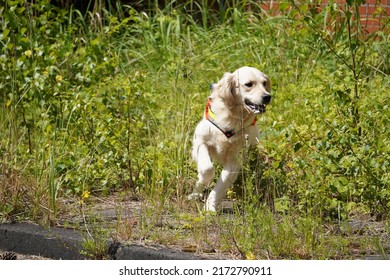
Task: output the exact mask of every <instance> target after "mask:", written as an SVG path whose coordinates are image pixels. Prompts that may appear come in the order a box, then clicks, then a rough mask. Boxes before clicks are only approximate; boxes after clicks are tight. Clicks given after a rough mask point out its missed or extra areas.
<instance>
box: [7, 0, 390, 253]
mask: <svg viewBox="0 0 390 280" xmlns="http://www.w3.org/2000/svg"><path fill="white" fill-rule="evenodd" d="M38 2H39V3H36V4H30V3H26V2H25V1H7V2H6V6H5V8H3V9H1V8H0V18H1V25H2V30H3V33H2V37H1V43H2V45H1V48H2V53H3V54H2V55H1V57H0V65H1V67H2V69H3V72H2V74H1V76H0V79H1V80H0V88H1V94H0V98H1V108H0V127H1V131H2V134H1V137H0V144H1V149H0V153H1V175H0V181H1V185H0V217H1V219H2V220H3V221H9V220H14V219H17V218H23V217H25V218H29V219H34V220H36V221H42V219H43V221H47V222H49V221H51V222H53V221H54V220H55V219H56V217H57V216H58V214H59V213H61V212H62V211H64V210H63V208H62V205H61V199H62V198H65V197H76V198H77V199H78V200H83V199H84V198H85V197H86V195H85V194H86V193H89V192H91V193H92V194H93V195H97V196H104V195H109V194H110V193H112V192H115V191H121V192H127V193H131V196H129V197H133V198H134V197H136V198H137V199H140V200H142V201H143V202H144V203H145V205H146V206H145V209H144V212H143V216H142V217H141V218H140V219H141V220H140V222H139V234H142V235H144V236H151V237H153V238H154V240H157V241H159V242H161V243H164V244H172V243H183V242H184V243H188V242H190V241H188V240H195V241H191V242H194V243H195V245H194V244H193V243H191V242H190V247H191V246H192V247H193V246H195V248H196V249H195V250H197V251H202V250H206V251H207V250H209V249H210V248H211V250H218V251H226V252H229V253H231V254H233V256H234V257H237V256H238V257H241V258H255V257H257V258H280V257H283V258H331V257H334V256H340V255H341V256H342V257H346V255H348V252H349V251H348V250H349V247H348V246H349V245H348V244H351V243H353V242H355V240H352V241H351V240H348V239H343V238H342V237H340V236H338V235H337V234H336V236H333V235H329V234H328V233H327V230H326V228H324V227H323V224H324V223H330V224H332V225H333V222H334V221H335V220H336V221H337V223H338V226H341V225H342V224H343V223H344V222H346V223H347V222H348V220H349V219H352V218H353V217H356V216H359V217H360V216H361V215H364V216H365V215H372V216H373V217H375V218H377V219H378V220H381V219H387V212H388V208H389V206H390V204H389V203H390V191H389V188H388V186H389V180H390V178H389V172H388V168H389V156H388V155H389V147H390V145H389V140H388V139H389V135H388V130H387V129H386V128H387V127H388V119H389V118H388V105H387V104H388V98H389V97H388V95H387V94H386V90H387V88H388V86H389V81H390V80H389V77H388V70H389V69H388V68H387V65H388V63H389V51H388V48H387V44H388V39H389V38H388V35H386V34H383V33H380V32H378V33H377V34H374V35H373V36H377V37H376V38H377V40H369V39H366V38H361V37H360V36H359V34H355V33H354V34H352V33H350V32H351V31H353V30H355V29H354V27H353V26H352V25H351V26H350V28H347V29H345V28H344V29H339V30H331V29H329V26H332V24H333V23H334V22H332V21H331V22H329V25H324V22H326V19H327V18H330V20H336V17H335V14H336V13H337V14H342V12H341V11H340V10H335V11H333V10H331V9H327V10H324V12H322V13H316V14H312V13H310V10H309V9H306V8H302V6H296V7H295V8H292V9H287V6H286V7H285V9H284V10H283V9H282V13H281V14H280V15H279V16H270V15H269V14H268V13H267V11H265V10H263V9H262V7H261V5H260V4H259V3H258V2H257V1H234V3H233V4H231V5H229V6H228V5H227V6H221V3H222V2H219V1H215V3H214V4H213V3H212V6H213V7H214V8H215V10H213V9H209V8H208V7H207V5H206V4H205V3H204V1H188V2H186V3H183V4H180V3H179V2H176V1H172V2H169V3H167V5H165V6H164V7H157V6H155V4H156V3H155V2H154V1H151V2H150V3H149V6H148V7H146V8H145V10H144V11H139V10H136V9H135V8H134V7H131V6H128V5H120V4H119V3H111V4H110V5H109V6H107V7H103V6H99V7H95V9H93V10H91V11H90V12H86V13H85V14H82V13H81V12H80V11H78V10H75V9H69V10H64V9H58V8H55V7H53V6H51V5H50V4H49V2H48V1H43V0H42V1H38ZM152 2H153V3H152ZM208 2H209V1H208ZM355 8H356V7H355ZM329 13H334V14H332V15H331V16H329ZM337 20H339V19H338V18H337ZM341 20H342V22H344V23H348V22H349V24H353V22H350V21H349V20H350V18H348V17H346V16H344V17H341ZM345 26H347V24H345V25H344V27H345ZM348 32H349V33H348ZM350 35H353V36H350ZM355 35H356V36H355ZM354 36H355V37H354ZM356 44H357V46H358V47H356V48H354V47H353V46H355V45H356ZM349 61H352V63H353V62H355V63H354V65H355V66H353V67H352V68H351V67H350V66H351V65H350V64H349ZM242 65H251V66H254V67H257V68H259V69H260V70H262V71H264V72H265V73H267V74H268V75H269V76H270V77H271V80H272V81H273V90H272V95H273V102H272V104H271V105H270V106H269V109H268V110H267V113H266V114H265V115H264V116H261V117H260V119H259V126H260V127H261V134H260V136H259V139H260V144H259V147H257V148H258V149H256V150H255V151H254V152H252V153H251V154H248V158H249V160H248V164H247V165H245V166H244V168H243V169H242V172H241V176H240V178H239V180H238V181H237V182H236V184H235V185H234V187H233V188H232V189H231V190H229V194H228V196H229V198H230V201H232V202H233V203H232V205H233V206H232V207H231V209H230V208H229V209H230V210H229V209H228V210H226V211H227V212H228V214H226V213H225V214H221V215H217V216H209V215H207V214H204V213H200V212H199V211H198V210H199V209H201V208H202V205H201V203H200V204H198V203H195V204H192V203H189V202H188V201H186V200H185V197H186V195H187V194H188V193H189V192H190V191H191V190H192V187H193V185H194V183H195V178H196V174H195V169H196V167H195V166H194V165H193V163H192V162H191V160H190V147H191V141H192V131H193V129H194V127H195V125H196V123H197V122H198V121H199V119H200V118H201V116H202V113H203V109H204V102H205V100H207V96H208V94H209V91H208V89H209V84H210V83H212V82H215V81H217V80H218V79H219V78H220V77H221V76H222V74H223V73H224V72H226V71H234V70H235V69H236V68H238V67H240V66H242ZM356 87H357V89H358V96H357V95H356ZM167 216H169V218H168V221H167V219H166V217H167ZM156 225H157V226H156ZM172 231H174V232H175V234H172ZM132 232H133V231H132ZM275 233H276V234H275ZM133 234H135V235H136V233H135V231H134V233H133ZM204 236H206V238H204ZM352 237H353V238H354V236H352ZM134 238H136V237H134ZM351 246H352V245H351ZM361 246H362V247H364V246H366V245H364V246H363V245H361ZM367 246H368V245H367Z"/></svg>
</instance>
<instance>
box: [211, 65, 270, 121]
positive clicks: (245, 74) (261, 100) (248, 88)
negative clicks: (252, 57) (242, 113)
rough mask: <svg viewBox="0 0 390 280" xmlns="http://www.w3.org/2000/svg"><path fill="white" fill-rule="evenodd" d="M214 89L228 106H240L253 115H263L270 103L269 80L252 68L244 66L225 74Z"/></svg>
mask: <svg viewBox="0 0 390 280" xmlns="http://www.w3.org/2000/svg"><path fill="white" fill-rule="evenodd" d="M216 89H217V90H218V96H219V97H220V98H221V99H223V100H224V102H226V103H227V104H228V105H229V106H237V105H242V106H244V108H246V109H247V110H248V111H249V112H251V113H254V114H262V113H264V112H265V110H266V109H265V108H266V105H268V104H269V103H270V102H271V94H270V92H271V81H270V79H269V78H268V77H267V76H266V75H265V74H264V73H262V72H260V71H259V70H257V69H256V68H253V67H248V66H244V67H241V68H239V69H237V70H236V71H234V72H233V73H225V75H224V76H223V78H222V79H221V80H220V81H219V82H218V84H217V85H216Z"/></svg>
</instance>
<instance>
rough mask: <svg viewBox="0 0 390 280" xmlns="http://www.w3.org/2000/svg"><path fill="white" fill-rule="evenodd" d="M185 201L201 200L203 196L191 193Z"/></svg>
mask: <svg viewBox="0 0 390 280" xmlns="http://www.w3.org/2000/svg"><path fill="white" fill-rule="evenodd" d="M187 199H188V200H201V199H203V194H201V193H197V192H193V193H192V194H190V195H189V196H187Z"/></svg>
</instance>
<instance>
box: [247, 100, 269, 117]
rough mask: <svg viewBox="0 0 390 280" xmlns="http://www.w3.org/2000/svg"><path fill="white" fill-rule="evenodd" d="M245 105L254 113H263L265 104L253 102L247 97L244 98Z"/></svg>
mask: <svg viewBox="0 0 390 280" xmlns="http://www.w3.org/2000/svg"><path fill="white" fill-rule="evenodd" d="M245 105H246V106H247V107H248V108H249V109H250V110H251V111H252V112H253V113H255V114H263V113H265V105H264V104H254V103H252V102H250V101H249V100H248V99H245Z"/></svg>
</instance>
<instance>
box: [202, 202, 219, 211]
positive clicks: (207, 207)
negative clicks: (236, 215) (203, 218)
mask: <svg viewBox="0 0 390 280" xmlns="http://www.w3.org/2000/svg"><path fill="white" fill-rule="evenodd" d="M203 211H205V212H210V213H216V212H217V207H216V205H215V204H214V203H210V202H209V201H207V202H206V204H205V206H204V208H203Z"/></svg>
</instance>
